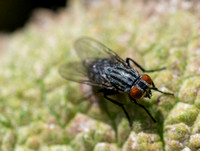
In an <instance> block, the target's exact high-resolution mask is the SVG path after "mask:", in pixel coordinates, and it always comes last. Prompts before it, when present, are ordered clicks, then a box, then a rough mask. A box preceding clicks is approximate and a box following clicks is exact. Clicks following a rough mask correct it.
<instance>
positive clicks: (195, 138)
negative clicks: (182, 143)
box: [188, 133, 200, 150]
mask: <svg viewBox="0 0 200 151" xmlns="http://www.w3.org/2000/svg"><path fill="white" fill-rule="evenodd" d="M188 146H189V147H190V148H191V149H192V150H199V149H200V134H199V133H197V134H194V135H191V136H190V141H189V144H188Z"/></svg>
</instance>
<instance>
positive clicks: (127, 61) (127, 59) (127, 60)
mask: <svg viewBox="0 0 200 151" xmlns="http://www.w3.org/2000/svg"><path fill="white" fill-rule="evenodd" d="M130 61H131V62H132V63H134V64H135V65H136V66H137V67H138V68H140V70H142V71H143V72H155V71H161V70H164V69H166V68H165V67H162V68H159V69H154V70H145V69H144V68H143V67H141V66H140V65H139V64H138V63H137V62H135V61H134V60H133V59H131V58H126V63H127V64H128V66H129V67H130Z"/></svg>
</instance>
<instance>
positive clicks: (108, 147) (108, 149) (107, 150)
mask: <svg viewBox="0 0 200 151" xmlns="http://www.w3.org/2000/svg"><path fill="white" fill-rule="evenodd" d="M94 151H120V149H119V148H118V147H117V145H116V144H109V143H104V142H102V143H101V142H100V143H97V144H96V145H95V147H94Z"/></svg>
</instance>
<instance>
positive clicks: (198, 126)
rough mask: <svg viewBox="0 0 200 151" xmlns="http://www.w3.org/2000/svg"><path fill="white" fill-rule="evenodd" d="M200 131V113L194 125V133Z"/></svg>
mask: <svg viewBox="0 0 200 151" xmlns="http://www.w3.org/2000/svg"><path fill="white" fill-rule="evenodd" d="M196 133H200V114H199V115H198V117H197V119H196V121H195V122H194V125H193V126H192V134H196Z"/></svg>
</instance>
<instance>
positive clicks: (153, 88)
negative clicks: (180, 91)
mask: <svg viewBox="0 0 200 151" xmlns="http://www.w3.org/2000/svg"><path fill="white" fill-rule="evenodd" d="M150 89H151V90H154V91H157V92H160V93H162V94H166V95H172V96H174V94H173V93H169V92H163V91H161V90H159V89H158V88H156V87H151V88H150Z"/></svg>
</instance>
